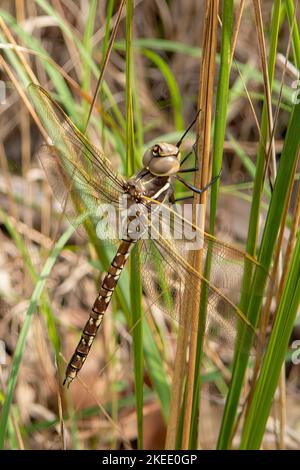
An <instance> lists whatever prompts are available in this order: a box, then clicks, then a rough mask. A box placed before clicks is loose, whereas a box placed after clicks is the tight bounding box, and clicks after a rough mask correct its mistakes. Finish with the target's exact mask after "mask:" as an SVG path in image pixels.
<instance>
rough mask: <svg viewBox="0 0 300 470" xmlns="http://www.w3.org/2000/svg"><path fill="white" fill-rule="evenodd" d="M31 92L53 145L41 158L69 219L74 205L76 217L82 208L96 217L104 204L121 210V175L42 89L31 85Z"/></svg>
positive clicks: (43, 150) (41, 152)
mask: <svg viewBox="0 0 300 470" xmlns="http://www.w3.org/2000/svg"><path fill="white" fill-rule="evenodd" d="M28 92H29V94H30V96H31V98H32V101H33V103H34V105H35V108H36V110H37V112H38V115H39V117H40V119H41V122H42V124H43V126H44V127H45V129H46V130H47V133H48V135H49V137H50V138H51V140H52V144H53V145H50V146H43V147H42V149H41V151H40V152H39V158H40V160H41V163H42V166H43V167H44V169H45V171H46V174H47V177H48V179H49V182H50V184H51V187H52V190H53V192H54V194H55V196H56V197H57V199H58V200H59V202H60V203H61V204H62V206H63V208H65V207H66V210H67V212H68V213H69V217H70V218H71V219H72V216H73V212H74V209H73V206H72V205H74V204H75V207H76V210H75V212H74V214H75V213H76V212H78V209H79V208H80V209H81V210H83V209H84V210H88V212H89V215H93V216H94V217H96V218H97V217H98V213H99V206H100V205H101V204H111V205H113V207H115V209H116V210H118V209H119V205H120V197H121V196H122V195H123V193H124V187H125V184H126V182H125V180H124V179H123V178H122V176H121V175H120V174H119V173H117V172H116V171H114V170H113V169H112V166H111V164H110V162H109V160H108V159H107V158H106V157H105V156H104V155H103V153H101V152H100V151H99V150H98V149H97V148H96V147H95V146H93V145H92V144H91V143H90V142H89V140H88V139H87V138H86V137H85V136H84V135H83V134H82V133H81V132H80V131H79V130H78V129H77V128H76V126H75V125H74V124H73V123H72V122H71V120H70V119H69V118H68V116H67V115H66V114H65V113H64V112H63V110H62V109H61V108H60V107H59V106H58V104H57V103H56V102H55V101H54V100H52V98H51V97H50V95H49V94H48V93H47V92H46V91H45V90H44V89H43V88H41V87H39V86H38V85H35V84H31V85H30V86H29V87H28ZM100 212H101V211H100ZM67 215H68V214H67Z"/></svg>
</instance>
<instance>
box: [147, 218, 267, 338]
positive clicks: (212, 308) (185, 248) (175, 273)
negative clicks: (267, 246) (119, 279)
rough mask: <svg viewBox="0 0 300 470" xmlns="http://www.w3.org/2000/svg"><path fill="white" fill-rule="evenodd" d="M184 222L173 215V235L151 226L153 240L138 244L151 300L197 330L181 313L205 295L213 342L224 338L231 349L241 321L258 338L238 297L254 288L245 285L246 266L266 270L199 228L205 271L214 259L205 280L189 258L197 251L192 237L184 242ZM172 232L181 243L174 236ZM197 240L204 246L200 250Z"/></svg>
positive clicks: (184, 324)
mask: <svg viewBox="0 0 300 470" xmlns="http://www.w3.org/2000/svg"><path fill="white" fill-rule="evenodd" d="M182 224H183V220H182V215H179V214H175V216H174V222H173V224H172V225H171V232H172V231H173V233H172V234H171V235H170V236H169V237H168V236H166V232H167V231H168V230H167V228H165V229H164V228H163V227H164V222H163V221H161V224H160V230H161V233H159V232H158V231H157V232H156V233H155V234H154V233H153V226H151V227H150V226H149V231H150V229H151V231H152V232H151V238H150V237H148V239H144V240H142V241H141V242H140V244H141V258H142V260H141V266H142V277H143V285H144V289H145V292H146V294H147V297H148V298H149V299H151V300H150V301H151V303H152V302H153V303H155V304H156V305H157V306H158V307H159V308H160V309H162V310H163V311H165V312H167V313H168V314H169V315H170V316H171V317H172V318H174V319H175V320H176V321H178V322H179V323H180V324H182V325H183V326H184V327H187V328H192V329H196V328H197V325H195V324H193V321H192V318H191V316H188V317H187V318H186V317H185V318H184V317H183V312H184V311H185V302H187V300H189V299H190V298H200V295H201V296H202V297H205V304H206V306H207V318H206V332H207V333H208V334H209V337H210V338H213V339H217V340H218V342H220V339H221V340H222V343H226V344H230V345H232V346H233V344H234V339H235V336H236V330H237V326H238V322H239V321H241V322H242V323H243V324H244V325H245V327H246V330H248V333H249V335H250V334H254V335H255V328H254V326H252V325H251V324H250V322H249V321H248V320H247V318H246V316H245V315H244V313H243V312H242V311H241V310H240V308H239V307H238V306H237V305H238V303H239V300H240V297H239V296H240V294H241V293H242V292H243V293H247V291H249V290H250V286H249V285H247V286H245V285H243V273H244V267H245V265H247V266H248V268H249V267H250V268H253V269H254V268H255V269H263V268H261V267H260V266H259V265H258V263H257V262H256V261H255V260H254V259H252V258H251V257H249V256H247V255H246V254H245V253H243V252H241V251H239V250H238V249H236V248H234V247H232V246H231V245H229V244H226V243H223V242H222V241H220V240H217V239H216V238H214V237H211V236H209V235H208V234H206V233H205V232H202V231H201V230H200V229H199V228H197V227H195V232H196V233H197V234H198V240H197V242H196V245H197V248H201V249H202V267H203V266H204V265H205V263H206V261H207V260H208V259H209V261H210V274H209V275H208V277H207V278H205V277H204V276H203V274H202V269H199V271H197V270H195V268H193V266H192V265H191V259H190V256H193V251H194V250H191V243H195V242H194V241H192V242H191V240H190V237H188V238H184V236H183V235H182ZM180 225H181V233H180V234H179V226H180ZM174 229H175V235H177V236H178V239H175V237H173V236H174ZM163 231H164V232H165V233H163ZM179 235H180V236H181V237H180V238H179ZM199 241H200V242H201V247H199V246H198V244H199ZM193 248H194V249H195V247H193ZM194 296H195V297H194ZM256 341H257V339H256Z"/></svg>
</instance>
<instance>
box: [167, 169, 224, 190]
mask: <svg viewBox="0 0 300 470" xmlns="http://www.w3.org/2000/svg"><path fill="white" fill-rule="evenodd" d="M221 174H222V168H221V170H220V172H219V174H218V175H216V176H214V177H213V178H212V179H211V180H210V182H209V183H207V184H206V185H205V186H204V187H203V188H196V186H194V185H192V184H191V183H188V182H187V181H184V179H183V178H181V177H180V176H178V175H176V176H175V178H176V179H177V180H178V181H180V183H182V184H184V185H185V186H186V187H187V188H189V189H190V190H191V191H193V192H194V193H197V194H202V193H204V192H205V191H207V190H208V189H209V188H210V186H212V185H213V184H214V183H215V182H216V181H217V180H218V179H219V178H220V176H221Z"/></svg>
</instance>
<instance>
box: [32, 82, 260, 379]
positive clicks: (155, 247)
mask: <svg viewBox="0 0 300 470" xmlns="http://www.w3.org/2000/svg"><path fill="white" fill-rule="evenodd" d="M28 91H29V94H30V96H31V99H32V101H33V104H34V106H35V108H36V110H37V112H38V115H39V118H40V120H41V122H42V124H43V126H44V127H45V129H46V131H47V133H48V136H49V137H50V140H51V143H50V144H45V145H43V146H42V147H41V149H40V151H39V154H38V156H39V159H40V161H41V164H42V166H43V168H44V170H45V172H46V175H47V178H48V181H49V183H50V185H51V187H52V190H53V193H54V195H55V196H56V198H57V199H58V201H59V202H60V204H61V206H62V208H63V210H64V212H65V213H66V216H67V217H68V218H69V220H71V221H72V220H74V218H75V216H76V214H78V210H80V211H88V214H89V216H90V218H91V219H95V224H96V221H97V220H98V221H99V218H100V219H101V217H100V216H99V207H102V205H104V206H105V207H106V206H107V205H109V207H112V208H113V209H114V212H115V214H117V215H118V216H119V215H120V214H121V215H122V213H123V211H124V204H123V203H122V202H120V201H123V200H124V197H125V199H126V201H127V207H129V209H132V208H133V207H135V206H136V205H137V206H138V207H139V210H138V211H135V212H134V211H133V212H131V215H129V217H127V219H126V220H127V225H126V224H125V227H126V228H125V230H123V231H122V232H121V234H120V232H119V231H117V230H113V231H111V232H110V237H111V238H112V239H114V240H117V243H118V248H117V251H116V254H115V256H114V258H113V260H112V262H111V264H110V267H109V269H108V270H107V272H106V274H105V275H104V278H103V281H102V283H101V286H100V289H99V291H98V295H97V297H96V300H95V302H94V304H93V306H92V308H91V311H90V314H89V318H88V320H87V322H86V324H85V326H84V328H83V330H82V334H81V337H80V340H79V343H78V345H77V347H76V349H75V352H74V354H73V356H72V357H71V360H70V362H69V363H68V365H67V368H66V376H65V380H64V384H65V385H67V386H69V385H70V384H71V382H72V381H73V380H74V379H75V377H76V376H77V374H78V372H79V371H80V369H81V368H82V366H83V364H84V362H85V360H86V358H87V355H88V353H89V351H90V349H91V346H92V344H93V341H94V339H95V337H96V334H97V331H98V330H99V328H100V326H101V324H102V321H103V317H104V315H105V313H106V311H107V309H108V306H109V303H110V301H111V298H112V296H113V293H114V291H115V289H116V286H117V284H118V280H119V278H120V275H121V273H122V271H123V269H124V267H125V265H126V261H127V259H128V257H129V255H130V252H131V250H132V248H133V247H134V246H136V247H138V253H139V256H140V263H139V268H140V269H141V277H142V280H143V288H144V292H145V294H146V296H147V299H149V300H150V301H151V302H153V304H155V305H157V306H158V307H159V308H160V309H161V310H162V311H163V312H167V313H168V314H169V315H170V316H171V317H172V318H174V319H176V320H177V321H178V322H179V323H181V324H184V327H188V328H194V327H195V325H192V324H189V319H187V318H182V311H183V302H184V297H185V296H184V290H185V292H189V289H190V294H191V295H195V289H196V290H197V291H196V294H197V295H200V292H202V291H203V290H204V289H205V291H206V293H207V299H206V302H207V305H206V310H207V315H206V326H205V328H206V330H207V332H209V333H210V334H211V335H214V334H215V335H216V336H217V335H219V334H220V332H221V334H220V335H222V334H223V333H224V334H223V336H224V337H225V338H227V331H228V332H229V333H228V337H229V336H230V335H232V334H234V332H236V329H237V324H238V322H239V321H240V322H242V324H243V325H244V327H245V328H246V330H248V331H251V333H252V334H255V328H254V326H253V325H251V323H250V322H249V320H248V319H247V317H246V315H245V313H244V312H242V311H241V310H240V308H239V306H238V304H237V302H238V298H237V296H236V294H237V292H243V289H244V291H245V289H246V288H245V286H244V285H243V273H244V268H245V265H246V264H248V266H250V268H251V269H253V270H254V268H255V269H260V265H259V263H258V262H257V261H256V260H255V259H254V258H252V257H251V256H249V255H248V254H247V253H245V252H243V251H241V250H239V249H238V248H235V247H234V246H232V245H231V244H228V243H225V242H223V241H221V240H218V239H217V238H215V237H213V236H211V235H209V234H208V233H206V232H204V231H203V230H201V229H200V228H199V227H198V225H195V224H194V223H193V222H189V221H187V218H186V216H185V214H183V213H182V211H178V210H174V209H173V203H174V201H176V198H175V196H174V180H176V179H178V180H179V181H180V182H182V183H184V184H186V186H187V187H188V188H189V189H191V190H192V191H194V192H198V193H201V192H203V191H206V190H207V189H208V188H209V187H210V186H211V185H212V184H213V183H214V182H215V180H216V178H217V177H215V178H213V179H212V180H211V182H210V183H209V184H208V185H207V186H205V187H204V188H195V187H194V186H192V185H191V184H190V183H188V182H187V181H185V180H184V178H181V176H180V173H183V174H184V173H185V172H186V171H189V169H187V168H183V166H184V165H183V163H184V162H185V161H186V157H184V158H182V156H181V151H180V146H181V143H182V140H183V138H184V137H185V135H186V133H187V131H188V130H189V129H190V127H191V126H189V128H188V129H187V131H186V132H185V133H184V135H183V137H182V138H181V139H180V141H179V142H178V143H177V144H176V145H174V144H171V143H165V142H158V143H156V144H155V145H153V146H152V147H151V148H149V149H147V150H146V152H145V153H144V155H143V160H142V161H143V168H142V169H141V170H140V171H138V172H137V173H136V174H135V175H134V176H133V177H131V178H129V179H125V178H124V177H123V176H122V175H121V174H120V173H119V172H118V171H116V170H115V169H114V168H113V166H112V164H111V162H110V160H109V159H108V158H107V157H106V156H105V155H104V153H103V152H101V151H100V150H99V149H98V148H96V146H94V145H93V144H92V143H91V142H90V140H89V139H88V138H87V137H86V136H85V135H83V134H82V133H81V132H80V130H79V129H78V128H77V127H76V126H75V124H73V122H72V121H71V119H70V118H69V117H68V116H67V115H66V114H65V112H64V111H63V110H62V109H61V107H60V106H59V105H58V104H57V103H56V101H55V100H54V99H52V98H51V96H50V95H49V94H48V92H47V91H46V90H44V89H43V88H42V87H40V86H39V85H37V84H30V85H29V88H28ZM194 122H195V121H193V123H194ZM193 123H192V124H193ZM191 170H192V169H191ZM218 176H219V175H218ZM177 206H178V204H177ZM153 207H154V210H153ZM141 209H142V210H141ZM160 209H164V211H165V214H168V215H170V216H172V217H167V220H168V223H169V222H170V219H171V220H172V223H171V229H172V230H170V227H166V225H167V223H166V222H164V220H163V218H160V219H159V224H156V227H154V225H155V224H154V223H153V220H154V217H153V214H157V213H158V212H159V210H160ZM129 212H130V211H129ZM141 212H142V213H143V217H140V216H141V214H140V213H141ZM100 214H102V212H101V211H100ZM132 214H133V215H132ZM137 214H138V216H139V219H141V220H138V222H139V223H138V224H136V223H135V222H136V221H137V219H138V217H137ZM184 224H187V226H188V227H189V228H190V229H191V230H190V232H192V233H193V234H194V235H198V236H199V237H198V239H199V240H200V241H201V250H202V255H203V259H204V260H205V259H207V257H208V256H209V257H210V266H211V268H210V272H209V277H208V278H206V277H204V275H203V273H202V272H199V271H197V270H196V269H195V268H194V267H193V266H192V265H191V263H190V262H189V259H190V258H189V253H190V249H191V247H190V236H191V234H190V233H189V235H188V237H186V236H184V237H183V236H182V226H183V225H184ZM112 225H113V224H110V223H109V224H108V226H109V229H108V230H111V226H112ZM130 225H132V226H133V228H132V227H131V228H129V226H130ZM100 227H101V224H100ZM98 228H99V227H98V225H97V233H99V230H98ZM161 228H162V230H161ZM163 229H166V230H163ZM167 229H168V230H167ZM100 231H101V229H100ZM187 238H189V239H188V240H187ZM199 240H198V241H199ZM187 245H188V246H187ZM190 323H191V321H190ZM222 332H223V333H222Z"/></svg>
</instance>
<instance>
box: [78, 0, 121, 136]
mask: <svg viewBox="0 0 300 470" xmlns="http://www.w3.org/2000/svg"><path fill="white" fill-rule="evenodd" d="M125 2H126V0H122V1H121V3H120V6H119V9H118V13H117V17H116V22H115V25H114V28H113V31H112V33H111V37H110V39H109V43H108V47H107V51H106V54H105V57H104V60H103V63H102V67H101V72H100V75H99V78H98V82H97V86H96V90H95V93H94V96H93V101H92V103H91V106H90V109H89V114H88V117H87V120H86V123H85V126H84V129H83V133H84V134H85V132H86V129H87V127H88V124H89V121H90V118H91V114H92V112H93V108H94V106H95V103H96V100H97V97H98V93H99V91H100V88H101V84H102V80H103V77H104V73H105V70H106V67H107V64H108V61H109V57H110V53H111V51H112V48H113V45H114V42H115V39H116V35H117V31H118V27H119V24H120V21H121V17H122V11H123V7H124V5H125Z"/></svg>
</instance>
